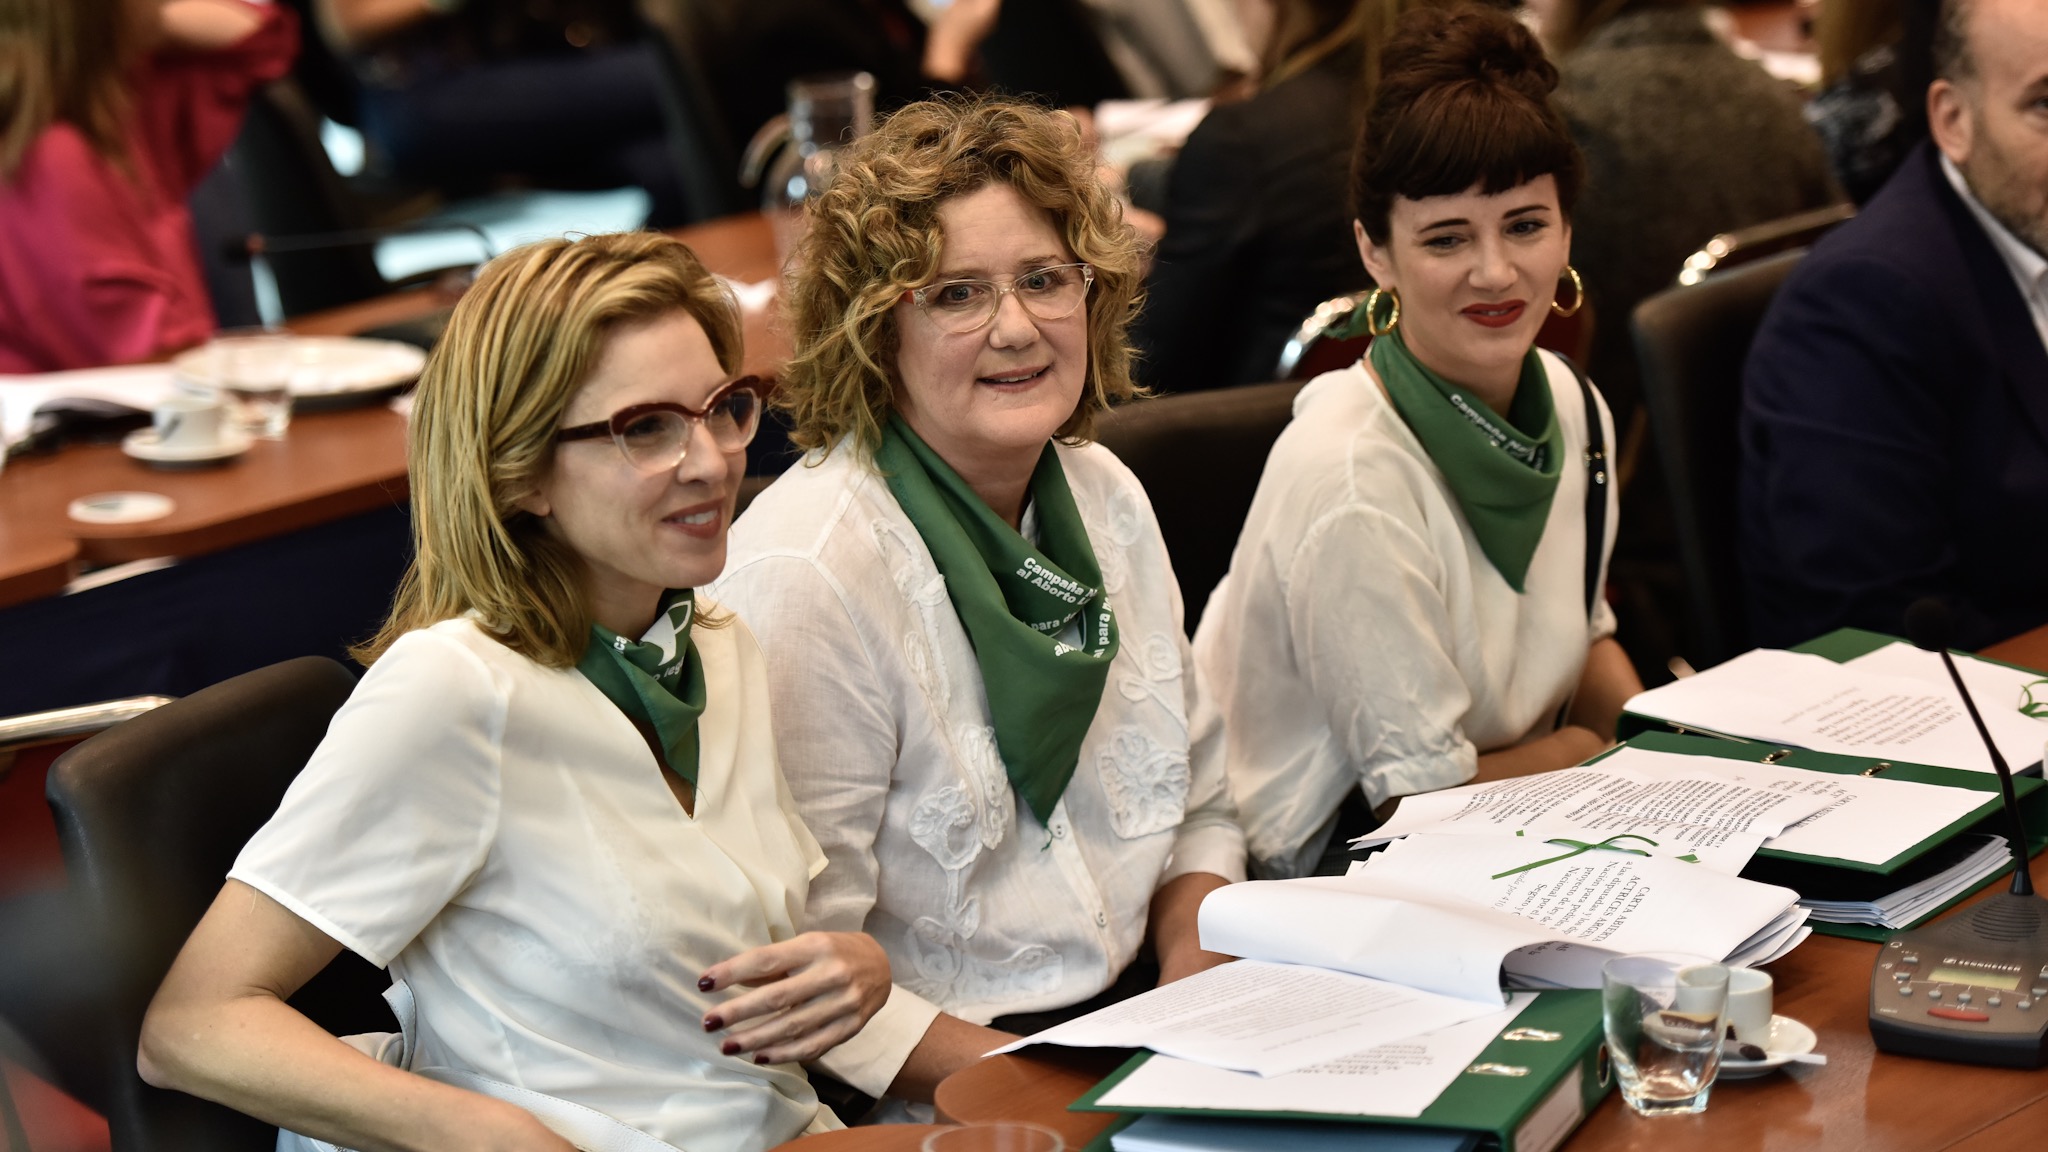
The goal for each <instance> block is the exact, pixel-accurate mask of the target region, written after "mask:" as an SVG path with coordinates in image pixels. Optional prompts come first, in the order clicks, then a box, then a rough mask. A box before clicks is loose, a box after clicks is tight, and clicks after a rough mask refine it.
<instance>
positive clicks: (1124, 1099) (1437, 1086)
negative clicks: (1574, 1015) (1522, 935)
mask: <svg viewBox="0 0 2048 1152" xmlns="http://www.w3.org/2000/svg"><path fill="white" fill-rule="evenodd" d="M1535 999H1536V996H1535V994H1534V993H1532V992H1518V993H1516V994H1515V996H1514V997H1513V998H1512V999H1511V1000H1510V1001H1509V1004H1508V1007H1507V1008H1505V1009H1502V1010H1500V1011H1497V1012H1489V1013H1487V1014H1486V1015H1484V1016H1480V1017H1477V1018H1476V1019H1472V1020H1468V1021H1465V1022H1464V1023H1461V1024H1453V1025H1451V1026H1450V1027H1448V1028H1439V1029H1437V1030H1436V1031H1434V1032H1427V1033H1424V1034H1422V1035H1420V1036H1411V1037H1409V1038H1407V1039H1405V1040H1399V1041H1395V1042H1393V1043H1389V1044H1381V1045H1378V1046H1376V1047H1373V1048H1368V1049H1365V1050H1363V1051H1360V1052H1353V1053H1351V1054H1349V1055H1346V1056H1342V1057H1339V1058H1337V1059H1335V1060H1330V1061H1326V1062H1324V1063H1321V1064H1316V1065H1312V1066H1310V1067H1307V1068H1303V1069H1301V1070H1300V1071H1298V1072H1290V1073H1287V1074H1285V1075H1281V1076H1252V1075H1247V1074H1245V1073H1243V1072H1231V1071H1228V1070H1226V1069H1222V1068H1212V1067H1209V1066H1208V1065H1204V1064H1196V1063H1193V1062H1190V1061H1187V1060H1175V1059H1173V1058H1171V1057H1167V1056H1154V1057H1152V1058H1151V1059H1150V1060H1147V1061H1145V1063H1143V1064H1141V1065H1139V1066H1138V1067H1137V1068H1136V1069H1135V1070H1134V1071H1132V1072H1131V1074H1130V1075H1128V1076H1126V1077H1124V1078H1123V1079H1122V1080H1121V1081H1119V1082H1118V1083H1117V1085H1116V1086H1115V1087H1114V1088H1111V1089H1110V1090H1109V1091H1107V1092H1105V1093H1103V1094H1102V1096H1101V1098H1100V1099H1099V1100H1098V1101H1097V1103H1099V1104H1101V1105H1102V1106H1103V1107H1106V1108H1109V1107H1115V1108H1129V1109H1132V1110H1143V1109H1148V1108H1201V1109H1218V1110H1224V1111H1245V1112H1323V1113H1329V1114H1332V1115H1346V1116H1406V1117H1415V1116H1420V1115H1422V1110H1423V1109H1425V1108H1427V1107H1429V1105H1430V1103H1431V1102H1433V1101H1434V1100H1435V1099H1436V1098H1437V1097H1438V1096H1441V1095H1443V1091H1444V1089H1446V1088H1448V1087H1450V1085H1451V1081H1453V1080H1456V1079H1457V1078H1458V1076H1459V1075H1460V1074H1461V1073H1462V1072H1464V1070H1465V1068H1466V1066H1467V1065H1469V1064H1471V1063H1472V1061H1474V1060H1476V1059H1478V1058H1479V1054H1480V1053H1481V1052H1483V1051H1485V1049H1486V1046H1487V1045H1488V1044H1491V1043H1492V1042H1493V1038H1494V1037H1495V1036H1498V1035H1500V1033H1501V1030H1502V1029H1504V1028H1506V1027H1508V1026H1509V1025H1510V1024H1512V1023H1514V1019H1515V1017H1516V1016H1518V1015H1520V1014H1521V1012H1522V1010H1523V1009H1524V1008H1526V1007H1528V1006H1529V1005H1530V1004H1531V1003H1533V1002H1534V1001H1535Z"/></svg>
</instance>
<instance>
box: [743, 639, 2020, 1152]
mask: <svg viewBox="0 0 2048 1152" xmlns="http://www.w3.org/2000/svg"><path fill="white" fill-rule="evenodd" d="M1983 655H1986V656H1989V657H1992V658H1993V659H1998V660H2004V661H2006V662H2008V663H2012V664H2020V665H2024V666H2026V667H2029V668H2038V669H2042V670H2044V671H2048V626H2044V627H2041V628H2036V629H2034V630H2033V631H2031V632H2027V633H2025V634H2023V635H2020V636H2017V637H2014V638H2012V639H2010V640H2007V641H2004V642H2002V643H1999V644H1994V645H1992V646H1991V647H1989V648H1986V649H1984V651H1983ZM2031 875H2032V876H2033V878H2034V886H2035V888H2036V889H2037V890H2039V891H2042V892H2048V854H2044V855H2043V856H2041V857H2038V858H2036V859H2035V860H2034V861H2033V863H2032V868H2031ZM2004 886H2005V881H2003V880H2000V881H1998V882H1996V883H1994V884H1993V885H1991V886H1990V887H1989V888H1987V889H1986V890H1985V892H1984V893H1981V894H1979V896H1977V897H1975V898H1973V900H1972V901H1971V903H1975V901H1976V900H1978V899H1982V898H1983V897H1984V896H1985V895H1989V894H1990V893H1992V892H1999V891H2003V890H2004ZM1878 948H1879V946H1878V945H1876V944H1871V943H1867V942H1864V941H1860V940H1849V939H1844V938H1842V937H1837V936H1821V935H1818V934H1816V935H1814V936H1813V937H1811V938H1809V939H1808V940H1807V941H1806V942H1805V943H1803V944H1801V945H1800V946H1799V947H1798V948H1796V949H1794V950H1793V951H1792V952H1791V954H1789V955H1787V956H1785V957H1784V958H1783V959H1781V960H1778V961H1777V962H1776V963H1774V964H1771V965H1769V966H1768V968H1767V969H1766V970H1767V971H1769V972H1770V974H1771V977H1772V980H1773V982H1774V983H1775V985H1776V992H1775V1005H1774V1010H1775V1011H1776V1012H1777V1013H1778V1014H1780V1015H1784V1016H1790V1017H1792V1018H1793V1019H1795V1020H1799V1021H1801V1022H1803V1023H1805V1024H1807V1025H1808V1026H1810V1027H1811V1028H1812V1029H1813V1030H1814V1031H1815V1032H1816V1033H1817V1034H1819V1037H1820V1043H1819V1046H1818V1047H1817V1049H1816V1051H1819V1052H1822V1053H1825V1054H1826V1055H1827V1057H1828V1063H1827V1064H1826V1065H1825V1066H1820V1067H1812V1066H1801V1065H1790V1066H1788V1067H1787V1068H1785V1069H1783V1070H1780V1071H1779V1072H1776V1073H1773V1074H1771V1075H1767V1076H1763V1077H1760V1078H1758V1079H1754V1080H1744V1081H1731V1082H1728V1083H1724V1084H1717V1085H1716V1086H1715V1087H1714V1095H1713V1100H1712V1102H1711V1103H1710V1104H1709V1106H1708V1108H1707V1110H1706V1111H1705V1112H1703V1113H1700V1114H1698V1115H1695V1116H1662V1117H1657V1118H1655V1119H1645V1118H1643V1117H1640V1116H1637V1115H1635V1114H1633V1113H1632V1112H1630V1111H1629V1110H1628V1108H1627V1106H1626V1105H1624V1104H1623V1103H1622V1101H1621V1098H1620V1096H1619V1094H1618V1093H1610V1094H1609V1095H1608V1096H1607V1098H1606V1099H1605V1100H1604V1101H1602V1102H1601V1104H1600V1106H1599V1107H1598V1108H1596V1109H1595V1110H1594V1111H1593V1114H1592V1115H1590V1116H1588V1117H1587V1118H1586V1121H1585V1123H1584V1124H1583V1125H1581V1126H1580V1128H1579V1129H1578V1131H1577V1132H1575V1133H1574V1134H1573V1135H1572V1136H1571V1137H1570V1138H1568V1139H1567V1140H1566V1141H1565V1142H1564V1144H1563V1145H1562V1148H1563V1149H1564V1152H1747V1150H1752V1149H1754V1150H1766V1152H1773V1150H1784V1152H1790V1150H1795V1149H1796V1150H1798V1152H1822V1150H1829V1149H1844V1150H1849V1149H1853V1150H1855V1152H1937V1150H1948V1152H2041V1150H2042V1149H2043V1148H2048V1069H2039V1070H2034V1071H2022V1070H2015V1069H2008V1068H1984V1067H1977V1066H1975V1065H1967V1064H1945V1063H1939V1062H1936V1061H1932V1060H1918V1059H1913V1058H1910V1057H1905V1056H1893V1055H1889V1054H1886V1053H1880V1052H1878V1051H1877V1049H1876V1047H1875V1045H1873V1044H1872V1043H1871V1040H1870V1028H1869V1023H1868V1021H1869V1015H1868V1013H1869V1007H1868V1005H1869V990H1870V972H1871V965H1872V964H1873V963H1874V962H1875V961H1876V958H1877V953H1878ZM1128 1055H1129V1053H1127V1052H1124V1051H1120V1050H1117V1051H1102V1050H1092V1049H1070V1048H1052V1047H1040V1048H1033V1049H1027V1050H1026V1051H1024V1052H1019V1053H1012V1054H1010V1055H1007V1056H995V1057H991V1058H989V1059H986V1060H982V1061H980V1062H978V1063H976V1064H973V1065H971V1066H969V1067H967V1068H965V1069H962V1070H961V1071H959V1072H956V1073H954V1074H953V1075H952V1076H949V1077H947V1078H946V1080H945V1081H944V1082H943V1083H941V1084H940V1085H939V1091H938V1111H939V1115H940V1118H941V1119H942V1120H945V1121H948V1122H952V1123H958V1124H978V1123H989V1122H992V1121H999V1120H1022V1121H1028V1122H1031V1123H1035V1124H1041V1125H1044V1126H1045V1127H1048V1128H1052V1129H1054V1130H1056V1131H1058V1132H1059V1133H1060V1134H1061V1135H1062V1136H1064V1137H1065V1138H1066V1141H1067V1147H1068V1148H1069V1149H1070V1150H1078V1149H1081V1148H1084V1147H1086V1146H1087V1144H1088V1143H1089V1141H1091V1140H1093V1139H1095V1138H1096V1137H1097V1136H1098V1135H1099V1134H1100V1133H1102V1131H1103V1130H1104V1129H1106V1128H1108V1127H1109V1125H1110V1124H1111V1123H1112V1122H1113V1121H1114V1119H1115V1117H1113V1116H1111V1115H1109V1114H1107V1113H1101V1112H1069V1111H1067V1110H1066V1109H1067V1105H1068V1104H1070V1103H1071V1102H1073V1100H1074V1099H1075V1098H1077V1097H1079V1096H1080V1095H1081V1094H1082V1093H1083V1092H1086V1091H1087V1090H1088V1089H1089V1088H1092V1087H1093V1086H1094V1085H1095V1083H1096V1082H1097V1081H1099V1080H1101V1079H1102V1077H1104V1076H1105V1075H1107V1074H1108V1073H1109V1072H1110V1071H1112V1070H1113V1069H1115V1068H1116V1067H1117V1066H1118V1065H1119V1064H1121V1063H1123V1061H1124V1060H1125V1058H1126V1057H1128ZM933 1130H934V1129H933V1128H930V1127H927V1126H915V1127H911V1126H904V1127H891V1126H876V1127H869V1128H854V1129H848V1130H847V1131H845V1132H833V1133H827V1134H824V1135H821V1136H810V1137H806V1138H804V1139H801V1140H795V1141H791V1142H790V1143H788V1144H785V1145H783V1148H784V1149H786V1150H787V1152H916V1150H917V1149H918V1147H919V1145H920V1143H921V1142H922V1140H923V1138H924V1136H925V1135H926V1134H928V1133H929V1132H931V1131H933Z"/></svg>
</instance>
